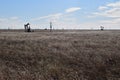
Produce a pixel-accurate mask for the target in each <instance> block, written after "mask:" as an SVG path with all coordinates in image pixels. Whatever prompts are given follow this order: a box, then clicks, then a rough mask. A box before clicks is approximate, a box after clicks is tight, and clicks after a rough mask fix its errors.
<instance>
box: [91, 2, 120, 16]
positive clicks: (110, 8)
mask: <svg viewBox="0 0 120 80" xmlns="http://www.w3.org/2000/svg"><path fill="white" fill-rule="evenodd" d="M98 10H99V11H98V12H94V13H93V15H94V16H103V17H110V18H118V17H120V1H118V2H114V3H109V4H107V5H105V6H100V7H99V8H98ZM103 10H104V11H103Z"/></svg>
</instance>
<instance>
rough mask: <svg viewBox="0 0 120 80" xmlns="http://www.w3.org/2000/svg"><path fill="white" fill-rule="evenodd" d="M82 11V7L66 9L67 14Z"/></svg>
mask: <svg viewBox="0 0 120 80" xmlns="http://www.w3.org/2000/svg"><path fill="white" fill-rule="evenodd" d="M80 9H81V8H80V7H72V8H69V9H66V13H71V12H76V11H78V10H80Z"/></svg>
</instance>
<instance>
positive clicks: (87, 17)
mask: <svg viewBox="0 0 120 80" xmlns="http://www.w3.org/2000/svg"><path fill="white" fill-rule="evenodd" d="M119 14H120V0H102V1H101V0H0V28H2V29H7V28H11V29H14V28H15V29H21V28H24V26H23V25H24V24H25V23H27V22H30V24H31V27H32V28H34V29H41V28H42V29H44V28H49V22H50V21H52V22H53V27H54V28H55V29H63V28H64V29H99V26H101V25H102V26H104V27H105V28H106V29H119V26H120V22H119V21H120V15H119Z"/></svg>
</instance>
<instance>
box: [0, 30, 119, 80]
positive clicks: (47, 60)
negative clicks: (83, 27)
mask: <svg viewBox="0 0 120 80" xmlns="http://www.w3.org/2000/svg"><path fill="white" fill-rule="evenodd" d="M0 80H120V31H67V32H60V31H59V32H57V31H56V32H52V33H49V32H34V33H23V32H1V33H0Z"/></svg>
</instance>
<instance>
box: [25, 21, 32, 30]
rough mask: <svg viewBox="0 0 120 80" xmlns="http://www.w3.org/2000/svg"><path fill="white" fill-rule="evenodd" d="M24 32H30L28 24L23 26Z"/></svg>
mask: <svg viewBox="0 0 120 80" xmlns="http://www.w3.org/2000/svg"><path fill="white" fill-rule="evenodd" d="M24 28H25V32H31V28H30V23H27V24H25V25H24Z"/></svg>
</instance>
